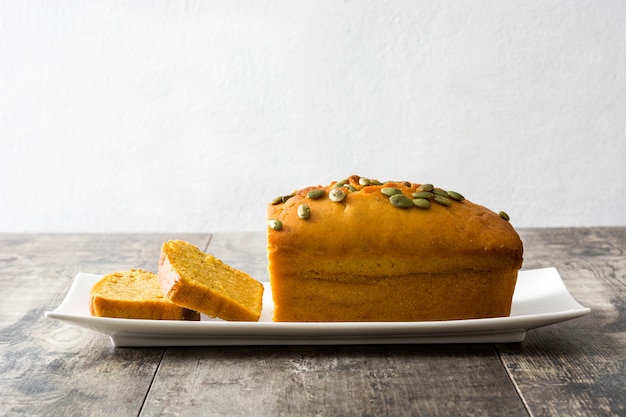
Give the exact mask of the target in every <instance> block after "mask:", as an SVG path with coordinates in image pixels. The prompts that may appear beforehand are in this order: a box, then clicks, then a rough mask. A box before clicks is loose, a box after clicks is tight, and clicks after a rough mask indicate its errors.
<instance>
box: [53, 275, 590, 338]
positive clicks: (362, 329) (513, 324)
mask: <svg viewBox="0 0 626 417" xmlns="http://www.w3.org/2000/svg"><path fill="white" fill-rule="evenodd" d="M534 275H536V276H537V277H543V278H542V279H544V280H548V279H549V280H550V284H551V285H553V287H554V288H553V289H555V290H556V293H555V294H556V295H552V296H553V297H556V296H558V297H559V298H560V299H562V301H563V303H564V304H566V305H567V306H568V307H569V308H567V309H563V310H558V311H553V312H547V313H538V314H521V315H511V316H508V317H496V318H482V319H466V320H448V321H417V322H273V321H260V322H228V321H221V320H204V321H199V322H198V321H195V322H194V321H176V320H144V319H121V318H109V317H93V316H91V315H90V314H89V315H85V314H72V313H68V312H67V310H68V306H69V305H70V304H71V303H75V302H77V300H75V299H74V298H73V297H77V296H78V295H79V289H80V286H81V285H82V286H83V287H85V286H86V285H87V284H86V282H87V281H89V282H95V281H96V280H97V279H99V278H100V277H102V276H103V275H99V274H92V273H86V272H79V273H77V274H76V276H75V277H74V279H73V281H72V285H71V286H70V288H69V289H68V291H67V293H66V295H65V297H64V299H63V300H62V302H61V303H60V304H59V305H58V306H57V307H56V308H55V309H54V310H52V311H46V312H45V313H44V314H45V316H46V317H47V318H50V319H54V320H58V321H61V322H65V323H69V324H72V325H75V326H79V327H83V328H87V329H89V330H92V331H95V332H99V333H102V334H105V335H107V336H109V337H110V338H111V341H112V342H113V344H114V345H116V346H121V345H124V346H157V345H162V346H165V345H167V346H187V345H203V346H210V345H225V344H228V345H242V344H244V345H252V344H295V343H298V344H305V343H306V344H329V343H346V344H349V343H354V342H357V341H358V342H359V343H364V344H365V343H378V344H380V343H403V340H406V342H410V343H420V340H421V342H425V343H439V340H441V342H442V343H450V342H454V343H458V342H464V339H467V340H470V342H472V341H475V342H480V343H482V342H485V341H487V342H492V343H505V342H510V341H522V340H523V339H524V337H525V334H526V332H527V331H528V330H531V329H535V328H539V327H543V326H547V325H550V324H555V323H559V322H562V321H566V320H571V319H574V318H578V317H582V316H584V315H586V314H588V313H589V312H590V311H591V309H590V308H588V307H584V306H583V305H581V304H580V303H579V302H578V301H577V300H575V299H574V297H573V296H572V295H571V294H570V293H569V291H568V290H567V288H566V287H565V284H564V283H563V280H562V279H561V277H560V275H559V273H558V271H557V270H556V268H554V267H547V268H539V269H531V270H522V271H520V273H519V274H518V282H517V284H516V291H515V293H516V294H517V293H518V288H522V286H523V285H524V284H525V280H529V279H530V278H532V277H533V276H534ZM529 277H530V278H529ZM546 277H547V278H546ZM81 281H82V282H81ZM91 285H92V284H91ZM91 285H89V288H90V287H91ZM263 285H264V286H265V287H266V289H268V288H269V290H270V291H269V294H268V291H266V295H264V300H263V301H264V304H266V303H267V302H268V301H269V302H272V301H271V288H270V285H269V283H267V282H264V283H263ZM83 289H84V288H83ZM540 295H541V293H540ZM83 301H84V303H85V308H87V314H88V300H83ZM520 302H526V303H527V304H529V303H530V304H532V299H531V300H530V301H529V300H525V301H519V300H516V297H515V294H514V296H513V307H515V305H516V303H520ZM272 308H273V304H272ZM264 309H265V308H264ZM512 310H513V308H512ZM270 319H271V318H270ZM183 338H184V340H183ZM142 339H143V340H142ZM142 342H144V343H149V344H142ZM289 342H291V343H289Z"/></svg>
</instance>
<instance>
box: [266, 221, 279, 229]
mask: <svg viewBox="0 0 626 417" xmlns="http://www.w3.org/2000/svg"><path fill="white" fill-rule="evenodd" d="M267 225H268V226H269V228H270V229H273V230H280V229H282V228H283V223H282V222H281V221H280V220H276V219H270V220H268V222H267Z"/></svg>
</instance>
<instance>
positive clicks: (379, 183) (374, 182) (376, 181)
mask: <svg viewBox="0 0 626 417" xmlns="http://www.w3.org/2000/svg"><path fill="white" fill-rule="evenodd" d="M370 182H371V183H372V184H373V185H383V183H382V182H380V181H378V180H370Z"/></svg>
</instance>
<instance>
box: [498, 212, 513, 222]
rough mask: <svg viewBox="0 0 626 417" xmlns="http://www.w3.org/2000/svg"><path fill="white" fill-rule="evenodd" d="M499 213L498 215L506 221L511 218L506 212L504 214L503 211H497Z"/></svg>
mask: <svg viewBox="0 0 626 417" xmlns="http://www.w3.org/2000/svg"><path fill="white" fill-rule="evenodd" d="M498 214H499V215H500V217H502V218H503V219H504V220H506V221H507V222H508V221H509V220H511V218H510V217H509V215H508V214H506V213H505V212H503V211H501V212H500V213H498Z"/></svg>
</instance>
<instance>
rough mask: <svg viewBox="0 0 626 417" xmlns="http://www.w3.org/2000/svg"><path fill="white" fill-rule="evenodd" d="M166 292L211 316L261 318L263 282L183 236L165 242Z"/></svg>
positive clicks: (162, 265) (163, 281)
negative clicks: (202, 249)
mask: <svg viewBox="0 0 626 417" xmlns="http://www.w3.org/2000/svg"><path fill="white" fill-rule="evenodd" d="M158 276H159V281H160V283H161V288H162V290H163V294H164V295H165V296H166V297H167V298H168V299H169V300H170V301H172V302H173V303H175V304H177V305H180V306H182V307H186V308H189V309H192V310H195V311H199V312H201V313H204V314H206V315H207V316H210V317H219V318H221V319H224V320H232V321H258V320H259V318H260V316H261V309H262V300H263V284H261V283H260V282H258V281H257V280H255V279H254V278H252V277H250V276H249V275H248V274H246V273H244V272H242V271H239V270H237V269H235V268H232V267H230V266H228V265H226V264H225V263H224V262H222V261H221V260H219V259H217V258H215V257H214V256H212V255H210V254H207V253H204V252H202V251H201V250H200V249H198V248H197V247H195V246H194V245H192V244H190V243H187V242H184V241H182V240H170V241H168V242H165V243H163V247H162V249H161V258H160V260H159V270H158Z"/></svg>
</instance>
